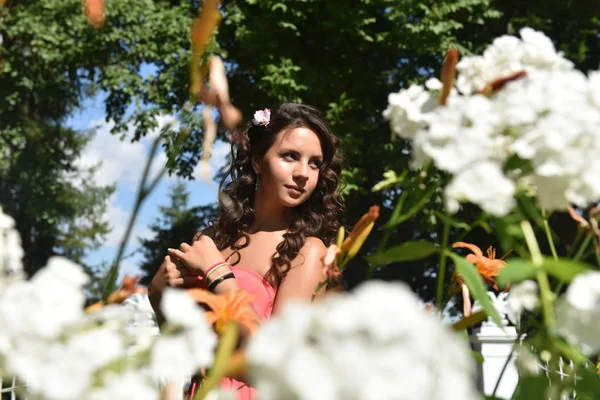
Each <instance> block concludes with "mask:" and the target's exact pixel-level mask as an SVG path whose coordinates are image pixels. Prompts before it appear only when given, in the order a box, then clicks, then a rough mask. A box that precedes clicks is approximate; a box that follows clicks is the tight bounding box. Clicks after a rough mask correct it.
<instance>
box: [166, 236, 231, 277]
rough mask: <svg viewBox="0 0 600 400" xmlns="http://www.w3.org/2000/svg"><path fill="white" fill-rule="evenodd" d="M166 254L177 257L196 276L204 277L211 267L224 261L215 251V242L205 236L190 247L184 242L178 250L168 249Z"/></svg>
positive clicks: (216, 250)
mask: <svg viewBox="0 0 600 400" xmlns="http://www.w3.org/2000/svg"><path fill="white" fill-rule="evenodd" d="M168 252H169V255H171V256H172V257H177V258H178V259H179V260H181V262H182V263H183V264H184V265H185V266H186V267H188V268H189V269H191V270H192V271H194V272H196V273H197V274H198V275H204V273H205V272H206V270H207V269H208V268H210V267H211V266H212V265H214V264H217V263H219V262H223V261H224V260H223V258H224V257H223V255H222V254H221V252H220V251H219V249H217V246H216V245H215V242H214V241H213V240H212V239H211V238H210V237H208V236H206V235H202V236H201V237H200V238H199V239H197V240H196V241H195V242H194V243H192V245H191V246H190V245H189V244H187V243H185V242H184V243H181V245H180V246H179V250H178V249H169V250H168Z"/></svg>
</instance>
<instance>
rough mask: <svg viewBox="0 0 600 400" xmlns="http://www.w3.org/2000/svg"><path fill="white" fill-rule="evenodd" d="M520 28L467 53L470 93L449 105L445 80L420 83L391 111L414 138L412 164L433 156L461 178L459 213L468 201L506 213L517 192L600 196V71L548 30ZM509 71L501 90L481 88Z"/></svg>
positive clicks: (562, 204) (581, 200) (550, 198)
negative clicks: (443, 93) (565, 49)
mask: <svg viewBox="0 0 600 400" xmlns="http://www.w3.org/2000/svg"><path fill="white" fill-rule="evenodd" d="M520 34H521V38H518V37H515V36H502V37H499V38H497V39H496V40H494V42H493V43H492V44H491V45H490V46H489V47H488V48H487V49H486V50H485V52H484V53H483V55H481V56H474V57H464V58H463V59H462V60H460V62H459V63H458V64H457V70H458V77H457V83H456V85H457V87H458V89H459V90H460V91H461V93H462V95H458V94H457V93H456V92H455V93H454V94H453V95H452V96H450V98H449V99H448V102H447V105H446V106H444V107H436V106H435V105H434V104H433V103H434V102H435V100H436V98H437V96H435V93H436V92H435V90H439V87H440V85H439V84H436V83H435V82H434V83H432V84H430V85H429V86H431V88H432V89H429V90H433V91H432V92H429V91H427V90H425V88H424V87H422V86H418V87H416V86H415V87H411V88H409V89H407V90H402V91H400V93H398V94H392V95H390V99H389V103H390V104H389V107H388V109H387V110H386V114H385V115H386V116H387V117H388V118H389V119H390V121H391V127H392V131H393V132H394V133H395V134H397V135H400V136H402V137H405V138H407V139H411V138H412V139H413V143H412V156H413V159H412V166H414V167H417V168H421V167H423V166H425V165H427V164H428V163H429V162H433V164H434V165H435V166H436V167H437V168H439V169H440V170H442V171H445V172H449V173H450V174H452V175H453V178H452V180H451V183H450V184H449V185H448V186H447V187H446V191H445V197H446V207H447V209H448V210H449V211H450V212H456V211H457V210H458V208H459V205H460V202H463V201H465V202H472V203H474V204H477V205H479V206H480V207H481V208H482V209H483V210H485V211H487V212H488V213H490V214H493V215H496V216H503V215H506V214H508V213H509V212H510V211H511V210H512V208H513V206H514V205H515V201H514V200H513V199H512V197H513V196H514V194H515V193H516V192H517V190H519V191H527V192H528V193H533V194H535V196H536V200H537V202H538V205H539V206H540V207H544V208H545V209H547V210H566V209H567V208H568V206H569V205H571V204H575V205H577V206H579V207H587V206H589V205H590V204H593V203H595V202H597V201H599V200H600V159H599V158H598V156H597V155H598V154H600V135H598V127H599V126H600V95H598V93H600V73H599V72H591V73H590V74H589V76H586V75H585V74H583V73H582V72H581V71H578V70H575V69H574V67H573V63H572V62H570V61H569V60H566V59H565V58H564V57H563V55H562V54H561V53H560V52H557V51H556V50H555V48H554V45H553V43H552V41H551V40H550V39H549V38H548V37H546V36H545V35H544V34H543V33H541V32H537V31H534V30H532V29H530V28H524V29H522V30H521V31H520ZM520 72H524V73H525V74H524V75H518V76H515V74H516V73H520ZM509 77H513V78H514V80H510V81H508V82H504V84H503V86H502V87H500V88H497V91H496V92H495V93H487V92H486V95H485V96H484V95H482V94H476V93H478V92H479V91H481V90H482V89H484V88H486V87H487V85H489V84H490V83H492V82H494V81H497V80H498V79H502V78H509ZM427 101H431V102H432V105H431V106H429V107H428V109H427V110H425V109H424V106H423V105H424V104H425V102H427ZM407 132H408V133H407Z"/></svg>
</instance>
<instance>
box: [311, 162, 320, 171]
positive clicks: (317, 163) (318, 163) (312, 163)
mask: <svg viewBox="0 0 600 400" xmlns="http://www.w3.org/2000/svg"><path fill="white" fill-rule="evenodd" d="M310 165H311V166H312V167H313V168H315V169H319V168H321V163H320V162H318V161H311V162H310Z"/></svg>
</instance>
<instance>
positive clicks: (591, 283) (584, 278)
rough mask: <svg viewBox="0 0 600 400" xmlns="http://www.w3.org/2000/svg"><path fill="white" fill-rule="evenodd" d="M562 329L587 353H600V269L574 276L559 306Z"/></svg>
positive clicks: (565, 334)
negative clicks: (599, 270)
mask: <svg viewBox="0 0 600 400" xmlns="http://www.w3.org/2000/svg"><path fill="white" fill-rule="evenodd" d="M556 326H557V329H558V332H559V333H560V334H561V335H562V336H564V337H565V339H566V340H567V341H568V342H569V343H571V344H574V345H577V346H579V348H580V349H581V351H583V352H584V353H585V354H587V355H591V354H598V353H599V352H600V335H598V332H600V272H597V271H593V272H586V273H583V274H581V275H578V276H577V277H575V279H573V282H571V284H570V286H569V288H568V289H567V293H566V294H565V295H564V296H563V298H561V299H560V301H559V302H558V304H557V307H556Z"/></svg>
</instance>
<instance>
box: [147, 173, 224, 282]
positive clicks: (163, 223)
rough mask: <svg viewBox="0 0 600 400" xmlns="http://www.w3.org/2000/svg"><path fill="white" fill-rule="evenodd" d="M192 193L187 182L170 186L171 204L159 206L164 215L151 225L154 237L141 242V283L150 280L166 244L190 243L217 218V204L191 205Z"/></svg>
mask: <svg viewBox="0 0 600 400" xmlns="http://www.w3.org/2000/svg"><path fill="white" fill-rule="evenodd" d="M189 197H190V193H189V192H188V191H187V189H186V186H185V183H183V182H179V183H177V184H175V185H173V186H172V187H171V192H170V194H169V199H170V204H169V205H168V206H161V207H160V212H161V215H160V216H159V217H157V219H156V221H155V222H154V223H153V224H152V226H151V229H152V231H153V232H154V237H153V238H152V239H144V240H142V242H141V243H142V254H143V257H144V259H143V261H142V263H141V265H140V268H141V270H142V271H143V273H144V274H143V277H142V279H141V283H143V284H145V285H147V284H149V283H150V281H151V280H152V277H153V276H154V274H155V273H156V271H157V270H158V267H159V266H160V264H161V263H162V261H163V258H164V257H165V255H166V254H167V248H169V247H176V248H177V247H179V244H180V243H182V242H187V243H189V241H190V240H191V239H192V237H193V236H194V235H195V234H196V233H197V232H199V231H200V230H201V229H203V228H205V227H206V226H207V225H208V223H209V222H210V221H211V220H213V219H215V218H216V207H215V205H214V204H213V205H208V206H198V207H189Z"/></svg>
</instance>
